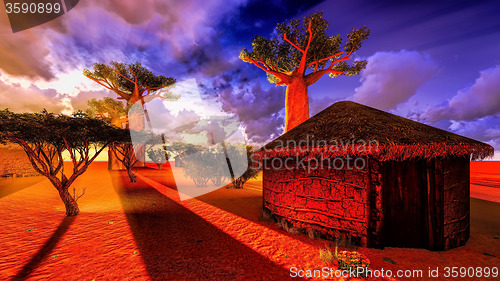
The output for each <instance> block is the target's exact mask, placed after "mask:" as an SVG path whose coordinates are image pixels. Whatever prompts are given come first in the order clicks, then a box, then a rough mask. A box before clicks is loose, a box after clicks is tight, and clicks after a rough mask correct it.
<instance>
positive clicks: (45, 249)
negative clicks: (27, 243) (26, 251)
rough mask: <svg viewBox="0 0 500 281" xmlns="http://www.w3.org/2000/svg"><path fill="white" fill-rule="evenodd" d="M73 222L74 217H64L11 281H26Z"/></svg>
mask: <svg viewBox="0 0 500 281" xmlns="http://www.w3.org/2000/svg"><path fill="white" fill-rule="evenodd" d="M74 220H75V217H65V218H64V219H63V220H62V222H61V223H60V224H59V226H58V227H57V229H56V231H54V233H53V234H52V236H51V237H50V238H49V240H47V241H46V242H45V244H43V246H42V247H41V248H40V249H39V250H38V252H37V253H36V254H35V255H34V256H33V257H32V258H31V260H30V261H29V262H28V263H27V264H26V265H24V266H23V268H21V270H20V271H19V272H18V273H17V274H16V275H15V276H14V277H13V278H12V280H26V279H28V277H29V275H30V274H31V273H32V272H33V271H34V270H35V269H36V268H37V267H38V265H40V263H41V262H42V261H43V260H44V259H45V258H47V257H48V256H49V255H50V253H52V251H53V250H54V248H55V247H56V246H57V243H58V242H59V240H61V237H62V236H63V235H64V234H65V233H66V231H68V229H69V227H70V225H71V224H72V223H73V221H74Z"/></svg>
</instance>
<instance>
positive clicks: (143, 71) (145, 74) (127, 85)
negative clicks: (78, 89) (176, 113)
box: [83, 61, 178, 106]
mask: <svg viewBox="0 0 500 281" xmlns="http://www.w3.org/2000/svg"><path fill="white" fill-rule="evenodd" d="M83 75H85V76H86V77H87V78H89V79H91V80H92V81H94V82H96V83H97V84H99V85H101V86H103V87H104V88H106V89H108V90H111V91H113V92H114V93H116V94H117V95H118V99H122V100H125V101H126V102H127V106H131V105H132V104H134V103H136V102H138V101H141V102H143V103H144V102H147V101H149V100H151V99H152V98H155V97H160V98H162V99H167V100H168V99H172V100H176V99H178V96H176V95H173V94H170V93H168V92H163V93H162V94H158V93H157V92H156V90H159V89H161V88H164V87H168V86H171V85H173V84H174V83H175V79H174V78H173V77H165V76H163V75H155V74H154V73H153V72H151V70H149V69H147V68H145V67H144V66H142V65H141V63H138V62H137V63H133V64H126V63H121V62H115V61H112V62H111V63H110V64H109V65H107V64H104V63H94V66H93V71H90V70H88V69H85V70H84V71H83Z"/></svg>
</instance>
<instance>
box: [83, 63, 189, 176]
mask: <svg viewBox="0 0 500 281" xmlns="http://www.w3.org/2000/svg"><path fill="white" fill-rule="evenodd" d="M83 75H85V76H86V77H87V78H89V79H91V80H92V81H94V82H96V83H97V84H99V85H101V86H103V87H104V88H106V89H108V90H111V91H113V92H114V93H116V94H117V95H118V99H121V100H125V101H126V102H127V110H128V109H129V108H130V107H131V106H132V105H134V104H136V103H138V102H140V105H141V107H142V109H143V112H144V113H145V114H144V115H145V116H146V118H147V119H148V115H147V110H146V108H145V103H146V102H148V101H150V100H151V99H153V98H161V99H164V100H177V99H178V98H179V96H178V95H175V94H172V93H170V92H169V91H162V92H161V93H159V92H158V91H157V90H159V89H162V88H165V87H168V86H172V85H173V84H174V83H175V79H174V78H172V77H165V76H163V75H155V74H154V73H153V72H152V71H151V70H149V69H147V68H145V67H144V66H142V65H141V63H138V62H137V63H133V64H126V63H121V62H115V61H112V62H111V63H110V64H109V65H107V64H104V63H94V66H93V71H90V70H88V69H85V70H84V71H83ZM136 116H142V115H136ZM129 122H134V123H133V124H130V123H129V125H131V126H130V127H133V128H134V129H135V130H143V129H144V120H143V119H142V117H139V118H136V117H132V116H129ZM116 147H117V146H113V147H112V148H110V150H109V153H108V158H109V160H108V161H109V162H108V163H109V165H108V168H109V169H113V168H115V169H118V167H117V161H116V153H113V149H115V148H116ZM138 149H141V150H143V148H138ZM124 151H129V149H126V148H124ZM130 157H132V156H130ZM118 160H119V159H118ZM121 162H122V161H121Z"/></svg>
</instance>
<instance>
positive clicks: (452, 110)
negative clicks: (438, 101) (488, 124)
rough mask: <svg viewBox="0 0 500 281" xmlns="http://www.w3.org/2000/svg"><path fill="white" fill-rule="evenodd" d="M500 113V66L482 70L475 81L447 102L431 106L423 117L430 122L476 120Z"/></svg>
mask: <svg viewBox="0 0 500 281" xmlns="http://www.w3.org/2000/svg"><path fill="white" fill-rule="evenodd" d="M498 114H500V66H495V67H492V68H489V69H486V70H483V71H481V73H480V76H479V78H477V79H476V81H475V83H474V84H473V85H472V86H471V87H469V88H466V89H463V90H460V91H458V93H457V95H455V96H454V97H453V98H451V99H450V100H449V101H448V103H447V104H445V105H443V106H438V107H434V108H431V109H430V110H429V111H427V112H426V113H425V114H424V116H423V118H424V119H425V120H427V121H429V122H437V121H440V120H443V119H450V120H475V119H478V118H483V117H487V116H490V115H498Z"/></svg>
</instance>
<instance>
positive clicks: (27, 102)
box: [0, 76, 68, 112]
mask: <svg viewBox="0 0 500 281" xmlns="http://www.w3.org/2000/svg"><path fill="white" fill-rule="evenodd" d="M3 77H4V76H0V78H3ZM4 108H9V109H10V110H12V111H15V112H40V111H42V110H43V109H44V108H45V109H47V110H48V111H50V112H62V111H65V110H67V109H68V108H67V106H66V105H65V104H64V102H63V100H62V98H61V97H60V96H59V94H58V93H57V92H56V91H55V90H53V89H50V90H42V89H40V88H38V87H36V86H34V85H30V86H29V87H24V86H22V85H20V84H7V83H5V82H4V80H3V79H2V80H0V109H4Z"/></svg>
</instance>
